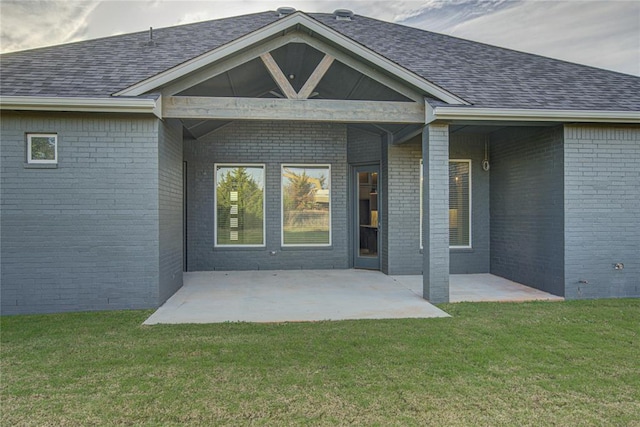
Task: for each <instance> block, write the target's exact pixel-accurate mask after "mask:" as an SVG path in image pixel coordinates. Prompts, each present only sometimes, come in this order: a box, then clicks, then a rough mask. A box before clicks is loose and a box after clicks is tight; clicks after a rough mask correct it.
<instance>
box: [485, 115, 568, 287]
mask: <svg viewBox="0 0 640 427" xmlns="http://www.w3.org/2000/svg"><path fill="white" fill-rule="evenodd" d="M563 157H564V156H563V131H562V126H556V127H551V128H524V127H519V128H511V129H507V130H502V131H499V132H496V133H494V134H492V136H491V273H493V274H496V275H498V276H502V277H505V278H508V279H511V280H514V281H516V282H519V283H522V284H525V285H528V286H532V287H534V288H537V289H541V290H543V291H547V292H551V293H553V294H556V295H563V294H564V262H563V261H564V239H563V236H564V212H563V181H564V176H563V175H564V173H563Z"/></svg>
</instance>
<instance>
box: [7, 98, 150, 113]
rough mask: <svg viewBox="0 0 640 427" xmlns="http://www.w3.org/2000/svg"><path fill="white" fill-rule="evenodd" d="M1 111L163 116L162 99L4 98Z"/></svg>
mask: <svg viewBox="0 0 640 427" xmlns="http://www.w3.org/2000/svg"><path fill="white" fill-rule="evenodd" d="M0 109H2V110H20V111H71V112H91V113H139V114H154V115H155V116H156V117H158V118H162V116H161V110H162V109H161V98H160V97H158V98H157V99H150V98H58V97H36V96H2V97H0Z"/></svg>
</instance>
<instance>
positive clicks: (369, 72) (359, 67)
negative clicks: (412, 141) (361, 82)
mask: <svg viewBox="0 0 640 427" xmlns="http://www.w3.org/2000/svg"><path fill="white" fill-rule="evenodd" d="M300 38H301V39H302V42H304V43H306V44H308V45H309V46H311V47H313V48H315V49H317V50H319V51H320V52H323V53H325V54H327V55H331V56H333V57H334V58H335V59H337V60H338V61H340V62H342V63H343V64H345V65H347V66H349V67H351V68H353V69H354V70H356V71H358V72H360V73H362V74H364V75H366V76H367V77H370V78H372V79H373V80H375V81H377V82H378V83H382V84H383V85H385V86H387V87H389V88H390V89H393V90H395V91H396V92H398V93H400V94H402V95H404V96H406V97H407V98H409V99H413V100H414V101H416V102H419V103H424V96H423V95H422V94H420V93H418V92H416V91H414V90H412V89H410V88H408V87H407V86H405V85H404V84H402V83H399V82H398V81H396V80H395V79H393V78H391V77H388V76H387V75H385V74H382V73H381V72H379V71H377V70H375V69H374V68H373V67H370V66H368V65H365V64H364V63H363V62H360V61H359V60H356V59H354V58H352V57H350V56H349V55H347V54H345V53H343V52H341V51H340V50H338V49H336V48H334V47H331V46H329V45H328V44H326V43H323V42H321V41H319V40H318V39H316V38H313V37H311V36H309V35H307V34H302V35H301V36H300Z"/></svg>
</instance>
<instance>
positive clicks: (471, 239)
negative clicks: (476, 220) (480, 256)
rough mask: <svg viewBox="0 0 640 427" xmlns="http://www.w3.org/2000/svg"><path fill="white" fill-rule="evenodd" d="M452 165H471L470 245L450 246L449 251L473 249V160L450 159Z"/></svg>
mask: <svg viewBox="0 0 640 427" xmlns="http://www.w3.org/2000/svg"><path fill="white" fill-rule="evenodd" d="M451 163H468V164H469V244H468V245H459V246H451V245H449V249H472V248H473V229H472V228H471V225H472V223H473V203H472V202H473V181H472V176H473V174H472V173H471V159H449V164H451Z"/></svg>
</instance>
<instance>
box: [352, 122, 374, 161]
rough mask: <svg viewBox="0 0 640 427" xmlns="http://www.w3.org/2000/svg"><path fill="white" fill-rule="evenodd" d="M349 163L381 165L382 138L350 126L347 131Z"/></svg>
mask: <svg viewBox="0 0 640 427" xmlns="http://www.w3.org/2000/svg"><path fill="white" fill-rule="evenodd" d="M347 140H348V144H347V161H348V162H349V164H364V163H379V162H380V155H381V150H382V137H381V136H380V135H378V134H375V133H371V132H367V131H365V130H362V129H358V128H354V127H352V126H349V127H348V129H347Z"/></svg>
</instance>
